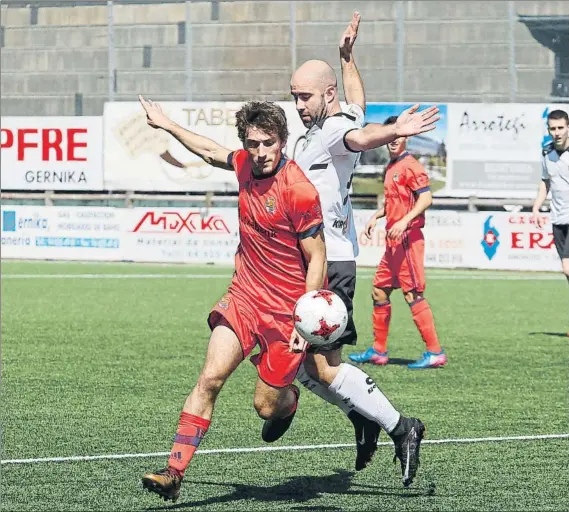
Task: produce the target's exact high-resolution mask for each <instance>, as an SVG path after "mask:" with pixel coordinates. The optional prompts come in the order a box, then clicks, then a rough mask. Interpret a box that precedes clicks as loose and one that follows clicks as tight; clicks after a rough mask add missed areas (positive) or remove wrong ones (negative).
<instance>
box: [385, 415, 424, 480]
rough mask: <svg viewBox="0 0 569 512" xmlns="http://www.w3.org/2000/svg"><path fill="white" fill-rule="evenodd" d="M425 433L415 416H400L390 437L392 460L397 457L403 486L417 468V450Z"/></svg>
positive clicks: (418, 462)
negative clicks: (392, 450) (392, 447)
mask: <svg viewBox="0 0 569 512" xmlns="http://www.w3.org/2000/svg"><path fill="white" fill-rule="evenodd" d="M424 434H425V425H423V423H422V422H421V420H418V419H416V418H404V417H403V416H401V419H400V420H399V423H398V424H397V426H396V427H395V430H394V431H393V432H392V433H391V438H392V439H393V443H394V445H395V456H394V457H393V462H396V461H397V459H399V462H400V463H401V474H402V476H403V486H404V487H409V486H410V485H411V484H412V483H413V479H414V478H415V475H416V474H417V470H418V469H419V464H420V461H419V450H420V448H421V441H422V440H423V436H424Z"/></svg>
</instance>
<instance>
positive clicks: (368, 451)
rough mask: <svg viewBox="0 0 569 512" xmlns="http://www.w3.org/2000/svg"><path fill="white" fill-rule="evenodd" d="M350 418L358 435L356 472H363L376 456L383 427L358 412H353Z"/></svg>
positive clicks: (349, 415)
mask: <svg viewBox="0 0 569 512" xmlns="http://www.w3.org/2000/svg"><path fill="white" fill-rule="evenodd" d="M348 418H349V419H350V421H351V422H352V424H353V425H354V430H355V433H356V451H357V454H356V471H361V470H362V469H365V468H366V467H367V466H368V464H369V463H370V462H371V459H372V458H373V456H374V455H375V452H376V450H377V440H378V438H379V433H380V432H381V427H380V426H379V425H378V424H377V423H376V422H375V421H371V420H368V419H367V418H366V417H365V416H362V415H361V414H360V413H358V412H356V411H351V412H350V414H348Z"/></svg>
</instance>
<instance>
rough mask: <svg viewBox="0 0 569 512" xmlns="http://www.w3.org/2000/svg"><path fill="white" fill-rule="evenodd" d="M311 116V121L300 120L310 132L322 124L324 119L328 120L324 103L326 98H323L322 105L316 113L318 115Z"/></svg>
mask: <svg viewBox="0 0 569 512" xmlns="http://www.w3.org/2000/svg"><path fill="white" fill-rule="evenodd" d="M308 115H309V116H310V119H302V117H301V118H300V119H301V121H302V124H303V125H304V126H305V127H306V128H307V129H308V130H310V129H311V128H312V127H313V126H314V125H316V124H321V123H322V121H324V119H326V117H327V116H326V102H325V101H324V96H322V99H321V102H320V105H319V106H318V109H317V111H316V114H314V115H312V114H310V113H309V114H308Z"/></svg>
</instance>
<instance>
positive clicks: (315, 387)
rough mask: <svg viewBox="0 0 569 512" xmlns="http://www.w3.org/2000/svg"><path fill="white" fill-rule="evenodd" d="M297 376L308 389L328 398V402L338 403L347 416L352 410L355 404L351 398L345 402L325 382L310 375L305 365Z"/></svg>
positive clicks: (323, 397)
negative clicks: (322, 382)
mask: <svg viewBox="0 0 569 512" xmlns="http://www.w3.org/2000/svg"><path fill="white" fill-rule="evenodd" d="M296 378H297V379H298V381H299V382H300V383H301V384H302V385H303V386H304V387H305V388H306V389H308V391H311V392H312V393H314V394H315V395H318V396H319V397H320V398H322V399H323V400H326V401H327V402H328V403H330V404H332V405H336V406H337V407H339V408H340V409H342V412H343V413H344V414H345V415H346V416H347V415H348V414H349V413H350V411H351V410H353V408H354V406H353V405H352V404H351V403H350V400H349V399H348V400H347V401H346V402H344V401H343V400H342V399H341V398H340V396H339V395H338V394H337V393H333V392H332V391H331V390H330V389H329V388H327V387H326V386H324V384H320V382H318V381H317V380H314V379H313V378H312V377H311V376H310V375H308V373H307V371H306V370H305V369H304V365H301V366H300V368H299V370H298V373H297V374H296Z"/></svg>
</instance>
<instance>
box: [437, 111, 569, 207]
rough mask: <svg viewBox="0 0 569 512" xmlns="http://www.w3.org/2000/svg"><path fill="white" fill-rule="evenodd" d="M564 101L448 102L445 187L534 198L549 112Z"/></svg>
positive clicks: (458, 192) (459, 193) (461, 193)
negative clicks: (548, 103)
mask: <svg viewBox="0 0 569 512" xmlns="http://www.w3.org/2000/svg"><path fill="white" fill-rule="evenodd" d="M556 109H561V110H564V111H565V112H569V105H566V104H552V105H546V104H530V103H502V104H500V103H496V104H491V103H449V104H448V133H447V139H446V151H447V187H446V190H445V193H446V194H448V195H450V196H454V197H469V196H476V197H504V198H533V197H535V195H536V192H537V186H538V184H539V181H540V177H541V161H540V159H541V150H542V147H543V145H544V144H545V143H547V142H548V141H549V140H550V137H549V135H548V132H547V116H548V114H549V113H550V112H551V111H552V110H556Z"/></svg>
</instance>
